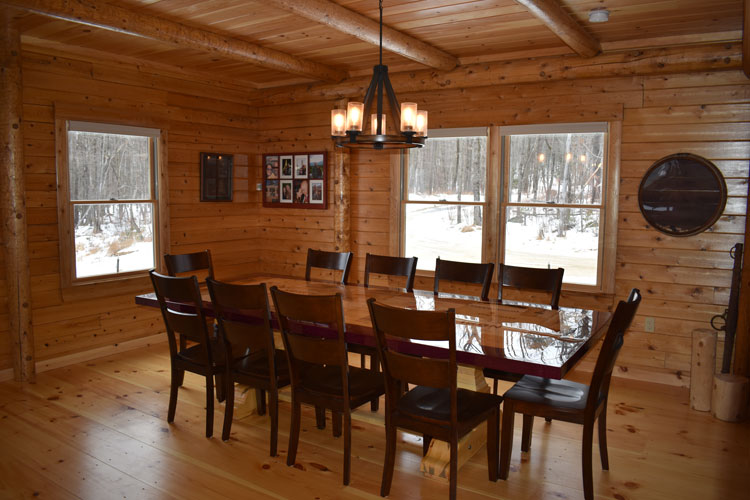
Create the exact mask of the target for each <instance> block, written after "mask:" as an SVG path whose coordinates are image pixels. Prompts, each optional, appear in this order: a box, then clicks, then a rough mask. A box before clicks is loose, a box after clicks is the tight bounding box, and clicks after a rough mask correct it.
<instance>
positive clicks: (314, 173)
mask: <svg viewBox="0 0 750 500" xmlns="http://www.w3.org/2000/svg"><path fill="white" fill-rule="evenodd" d="M324 165H325V156H323V155H322V154H313V155H310V167H309V175H310V179H322V178H323V166H324ZM311 185H312V184H311Z"/></svg>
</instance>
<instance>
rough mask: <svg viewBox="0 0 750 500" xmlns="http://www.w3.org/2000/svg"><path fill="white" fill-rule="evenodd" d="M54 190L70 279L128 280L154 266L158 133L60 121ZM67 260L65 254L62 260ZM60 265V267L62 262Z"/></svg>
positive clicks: (156, 245)
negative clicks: (59, 160)
mask: <svg viewBox="0 0 750 500" xmlns="http://www.w3.org/2000/svg"><path fill="white" fill-rule="evenodd" d="M64 123H65V138H64V143H65V144H64V149H63V151H66V154H64V155H63V158H62V159H64V160H65V161H64V162H62V163H61V169H62V171H61V172H59V174H58V178H59V179H61V180H62V181H63V182H61V183H60V184H61V189H60V193H59V195H60V203H61V207H60V214H61V224H64V225H66V226H68V230H67V231H66V233H65V238H67V240H68V241H65V243H64V245H65V246H66V247H67V248H69V251H67V252H66V251H63V264H64V265H65V267H66V270H65V274H67V273H69V281H70V282H71V283H75V282H87V281H96V280H100V279H102V278H107V279H110V278H113V277H127V276H131V275H133V274H137V273H138V272H142V271H144V270H148V269H152V268H153V267H154V266H155V262H157V257H156V255H157V251H158V250H159V245H158V232H157V228H158V224H157V220H158V202H157V185H156V180H157V176H156V172H157V163H158V160H157V158H158V156H157V154H156V148H157V144H158V138H159V130H156V129H147V128H140V127H126V126H119V125H107V124H100V123H89V122H79V121H66V122H64ZM65 254H68V255H65ZM66 260H67V262H65V261H66Z"/></svg>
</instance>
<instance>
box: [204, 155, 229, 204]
mask: <svg viewBox="0 0 750 500" xmlns="http://www.w3.org/2000/svg"><path fill="white" fill-rule="evenodd" d="M233 160H234V156H232V155H230V154H224V153H201V154H200V162H201V164H200V169H201V201H232V163H233Z"/></svg>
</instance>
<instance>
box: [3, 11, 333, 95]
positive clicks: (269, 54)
mask: <svg viewBox="0 0 750 500" xmlns="http://www.w3.org/2000/svg"><path fill="white" fill-rule="evenodd" d="M0 3H4V4H6V5H10V6H13V7H17V8H20V9H23V10H26V11H30V12H34V13H36V14H41V15H44V16H49V17H53V18H56V19H62V20H65V21H70V22H74V23H80V24H85V25H89V26H95V27H97V28H102V29H105V30H111V31H117V32H119V33H125V34H128V35H134V36H140V37H143V38H148V39H151V40H159V41H162V42H168V43H172V44H175V45H179V46H180V47H189V48H192V49H197V50H201V51H206V52H210V53H212V54H216V55H220V56H224V57H227V58H229V59H233V60H236V61H243V62H246V63H250V64H254V65H256V66H261V67H264V68H268V69H274V70H278V71H283V72H286V73H293V74H295V75H301V76H305V77H308V78H312V79H314V80H323V81H327V82H339V81H341V80H343V79H344V78H346V77H347V73H346V72H345V71H342V70H340V69H337V68H332V67H330V66H326V65H324V64H320V63H317V62H313V61H307V60H305V59H300V58H297V57H294V56H292V55H289V54H286V53H284V52H279V51H277V50H273V49H268V48H266V47H261V46H260V45H256V44H254V43H250V42H246V41H243V40H238V39H236V38H229V37H226V36H222V35H219V34H216V33H213V32H211V31H206V30H202V29H198V28H191V27H189V26H185V25H184V24H179V23H176V22H173V21H168V20H166V19H162V18H158V17H153V16H149V15H145V14H140V13H138V12H134V11H132V10H127V9H123V8H120V7H116V6H114V5H110V4H106V3H103V2H97V3H92V2H89V1H85V0H0Z"/></svg>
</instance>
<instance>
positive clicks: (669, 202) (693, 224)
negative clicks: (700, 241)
mask: <svg viewBox="0 0 750 500" xmlns="http://www.w3.org/2000/svg"><path fill="white" fill-rule="evenodd" d="M726 202H727V184H726V182H725V181H724V176H723V175H721V172H720V171H719V169H718V168H716V165H714V164H713V163H711V162H710V161H709V160H707V159H705V158H703V157H701V156H698V155H694V154H690V153H677V154H673V155H669V156H667V157H664V158H662V159H661V160H659V161H657V162H656V163H654V164H653V165H651V167H650V168H649V169H648V171H647V172H646V174H645V175H644V176H643V179H642V180H641V185H640V187H639V188H638V206H639V208H640V209H641V213H642V214H643V217H644V218H645V219H646V221H647V222H648V223H649V224H650V225H651V226H652V227H653V228H654V229H656V230H658V231H661V232H662V233H666V234H669V235H671V236H691V235H694V234H698V233H700V232H702V231H705V230H706V229H708V228H709V227H711V226H712V225H714V223H715V222H716V221H717V220H718V219H719V217H721V214H722V213H723V212H724V206H725V205H726Z"/></svg>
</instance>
